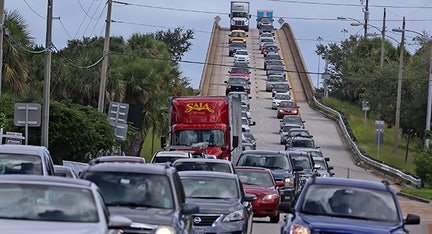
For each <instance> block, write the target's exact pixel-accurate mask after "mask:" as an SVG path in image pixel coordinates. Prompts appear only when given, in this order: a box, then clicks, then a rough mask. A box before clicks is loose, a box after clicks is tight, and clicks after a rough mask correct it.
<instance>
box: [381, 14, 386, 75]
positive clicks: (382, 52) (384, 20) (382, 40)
mask: <svg viewBox="0 0 432 234" xmlns="http://www.w3.org/2000/svg"><path fill="white" fill-rule="evenodd" d="M385 30H386V9H385V8H384V14H383V26H382V30H381V57H380V68H381V69H382V68H383V66H384V43H385Z"/></svg>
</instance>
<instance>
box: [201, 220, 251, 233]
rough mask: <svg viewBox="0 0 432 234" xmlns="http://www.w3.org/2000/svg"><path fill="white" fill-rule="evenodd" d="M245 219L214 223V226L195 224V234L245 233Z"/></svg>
mask: <svg viewBox="0 0 432 234" xmlns="http://www.w3.org/2000/svg"><path fill="white" fill-rule="evenodd" d="M244 226H245V224H244V221H236V222H226V223H222V222H220V223H213V225H212V226H194V227H193V233H194V234H210V233H215V234H216V233H243V232H244V228H243V227H244Z"/></svg>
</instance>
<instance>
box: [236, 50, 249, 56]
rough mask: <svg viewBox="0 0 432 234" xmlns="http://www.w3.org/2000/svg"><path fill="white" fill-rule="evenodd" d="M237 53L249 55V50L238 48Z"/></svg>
mask: <svg viewBox="0 0 432 234" xmlns="http://www.w3.org/2000/svg"><path fill="white" fill-rule="evenodd" d="M235 54H236V55H248V52H247V51H246V50H237V52H236V53H235Z"/></svg>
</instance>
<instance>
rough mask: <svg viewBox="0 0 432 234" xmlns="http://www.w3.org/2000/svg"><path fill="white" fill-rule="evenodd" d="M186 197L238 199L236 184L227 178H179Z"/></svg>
mask: <svg viewBox="0 0 432 234" xmlns="http://www.w3.org/2000/svg"><path fill="white" fill-rule="evenodd" d="M181 180H182V183H183V186H184V190H185V193H186V197H188V198H204V199H239V198H240V194H239V193H238V190H237V188H238V184H237V181H236V180H233V179H229V178H214V177H211V178H206V177H205V178H201V177H182V178H181Z"/></svg>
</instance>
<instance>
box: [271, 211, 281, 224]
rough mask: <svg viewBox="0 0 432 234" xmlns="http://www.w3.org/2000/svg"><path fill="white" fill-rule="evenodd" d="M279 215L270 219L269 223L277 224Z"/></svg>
mask: <svg viewBox="0 0 432 234" xmlns="http://www.w3.org/2000/svg"><path fill="white" fill-rule="evenodd" d="M279 220H280V215H279V213H278V214H277V215H276V216H273V217H270V223H279Z"/></svg>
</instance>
